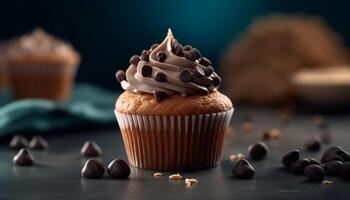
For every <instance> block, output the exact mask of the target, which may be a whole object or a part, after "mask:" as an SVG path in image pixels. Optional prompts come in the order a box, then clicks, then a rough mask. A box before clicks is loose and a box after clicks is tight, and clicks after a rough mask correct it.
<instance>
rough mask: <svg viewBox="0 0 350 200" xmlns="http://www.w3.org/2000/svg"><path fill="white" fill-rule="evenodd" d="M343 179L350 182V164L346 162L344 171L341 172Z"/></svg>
mask: <svg viewBox="0 0 350 200" xmlns="http://www.w3.org/2000/svg"><path fill="white" fill-rule="evenodd" d="M341 177H342V178H343V179H346V180H350V162H345V163H344V165H343V170H342V172H341Z"/></svg>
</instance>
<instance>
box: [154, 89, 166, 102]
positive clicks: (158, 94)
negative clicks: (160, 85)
mask: <svg viewBox="0 0 350 200" xmlns="http://www.w3.org/2000/svg"><path fill="white" fill-rule="evenodd" d="M153 95H154V99H155V100H156V101H158V102H160V101H162V100H163V99H165V98H166V97H167V94H166V93H165V92H162V91H153Z"/></svg>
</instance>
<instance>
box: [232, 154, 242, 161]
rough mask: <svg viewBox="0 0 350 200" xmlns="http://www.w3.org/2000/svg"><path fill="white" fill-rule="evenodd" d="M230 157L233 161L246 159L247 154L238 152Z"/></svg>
mask: <svg viewBox="0 0 350 200" xmlns="http://www.w3.org/2000/svg"><path fill="white" fill-rule="evenodd" d="M229 158H230V160H231V161H237V160H242V159H244V158H245V156H244V155H243V154H241V153H237V154H231V155H230V157H229Z"/></svg>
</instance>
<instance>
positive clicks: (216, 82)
mask: <svg viewBox="0 0 350 200" xmlns="http://www.w3.org/2000/svg"><path fill="white" fill-rule="evenodd" d="M212 79H213V85H214V87H219V86H220V84H221V78H220V77H218V76H213V77H212Z"/></svg>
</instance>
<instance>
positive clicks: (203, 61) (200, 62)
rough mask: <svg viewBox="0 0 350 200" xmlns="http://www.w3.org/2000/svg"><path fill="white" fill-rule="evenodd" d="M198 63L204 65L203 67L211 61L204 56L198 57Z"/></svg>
mask: <svg viewBox="0 0 350 200" xmlns="http://www.w3.org/2000/svg"><path fill="white" fill-rule="evenodd" d="M198 63H199V64H201V65H203V66H205V67H207V66H209V65H211V61H210V60H209V59H208V58H206V57H201V58H199V59H198Z"/></svg>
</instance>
